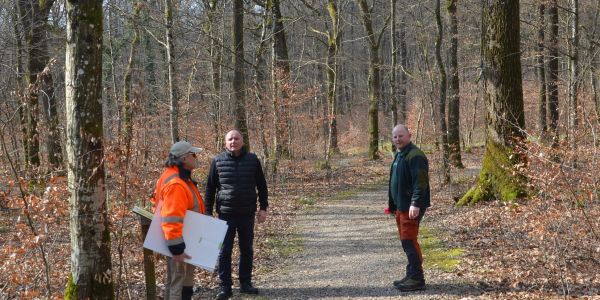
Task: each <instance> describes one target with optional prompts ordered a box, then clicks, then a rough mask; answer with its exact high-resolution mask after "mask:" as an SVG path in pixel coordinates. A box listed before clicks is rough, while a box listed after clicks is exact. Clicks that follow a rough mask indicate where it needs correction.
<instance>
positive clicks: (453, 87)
mask: <svg viewBox="0 0 600 300" xmlns="http://www.w3.org/2000/svg"><path fill="white" fill-rule="evenodd" d="M456 2H457V0H448V3H447V6H446V7H447V11H448V19H449V20H450V24H449V33H450V48H449V49H448V62H449V64H450V67H449V71H450V72H449V73H450V80H449V82H448V94H449V95H448V146H449V151H450V153H449V155H450V163H451V164H452V165H453V166H455V167H457V168H463V167H464V166H463V164H462V157H461V155H460V81H459V79H458V17H457V16H456Z"/></svg>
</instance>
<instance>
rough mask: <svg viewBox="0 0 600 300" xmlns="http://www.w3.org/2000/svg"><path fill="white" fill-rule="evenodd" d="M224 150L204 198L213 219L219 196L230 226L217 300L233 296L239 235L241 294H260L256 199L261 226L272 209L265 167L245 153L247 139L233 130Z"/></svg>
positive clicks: (221, 260)
mask: <svg viewBox="0 0 600 300" xmlns="http://www.w3.org/2000/svg"><path fill="white" fill-rule="evenodd" d="M225 148H226V150H225V151H224V152H222V153H221V154H219V155H217V156H216V157H215V158H214V159H213V161H212V164H211V166H210V171H209V174H208V178H207V180H206V193H205V195H204V201H205V203H204V205H205V207H206V214H208V215H212V213H213V206H214V204H215V194H216V204H217V207H216V210H217V213H218V214H219V219H221V220H224V221H226V222H227V226H228V228H227V233H226V234H225V240H224V241H223V247H222V248H221V253H220V254H219V279H220V281H221V282H220V290H219V293H218V294H217V299H228V298H229V297H231V296H232V291H231V285H232V284H233V282H232V280H231V252H232V250H233V240H234V238H235V234H236V232H237V234H238V240H239V247H240V263H239V281H240V292H241V293H245V294H258V289H257V288H255V287H254V286H252V259H253V255H254V250H253V245H252V244H253V240H254V218H255V215H256V209H257V205H256V199H257V196H258V202H259V204H260V210H259V211H258V222H259V223H262V222H264V221H265V220H266V219H267V207H268V206H269V203H268V194H269V191H268V189H267V181H266V180H265V175H264V173H263V170H262V166H261V164H260V161H259V160H258V157H256V155H255V154H254V153H250V152H247V151H246V150H245V149H244V139H243V138H242V135H241V134H240V132H239V131H237V130H232V131H229V132H228V133H227V135H225ZM257 190H258V195H257Z"/></svg>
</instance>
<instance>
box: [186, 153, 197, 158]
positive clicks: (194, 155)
mask: <svg viewBox="0 0 600 300" xmlns="http://www.w3.org/2000/svg"><path fill="white" fill-rule="evenodd" d="M187 155H191V156H192V157H194V158H198V156H197V155H196V153H194V152H189V153H188V154H186V156H187Z"/></svg>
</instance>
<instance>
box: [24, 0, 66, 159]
mask: <svg viewBox="0 0 600 300" xmlns="http://www.w3.org/2000/svg"><path fill="white" fill-rule="evenodd" d="M53 4H54V0H48V1H33V0H19V2H18V5H19V13H20V18H21V24H23V29H24V38H25V49H26V54H27V70H26V71H27V73H26V75H25V80H26V84H25V86H26V89H27V91H26V92H25V96H26V99H27V100H26V103H27V110H26V112H27V137H26V139H27V149H26V162H27V164H28V165H30V166H32V167H38V166H39V165H40V153H39V150H40V140H39V132H38V116H39V107H38V96H39V93H40V84H39V83H38V82H37V77H38V74H40V73H41V72H42V71H43V70H44V68H45V67H46V64H48V63H49V54H48V46H47V44H46V42H45V37H44V36H45V33H46V29H45V26H46V23H47V22H48V14H49V12H50V7H52V5H53ZM51 81H52V80H51V79H50V81H47V83H49V82H51ZM59 149H60V146H59ZM52 150H55V147H54V145H53V149H52Z"/></svg>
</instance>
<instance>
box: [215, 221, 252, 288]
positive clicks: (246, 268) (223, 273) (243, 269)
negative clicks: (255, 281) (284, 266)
mask: <svg viewBox="0 0 600 300" xmlns="http://www.w3.org/2000/svg"><path fill="white" fill-rule="evenodd" d="M254 216H255V215H254V214H251V215H241V216H235V215H219V219H221V220H224V221H225V222H227V226H228V228H227V233H226V234H225V240H224V241H223V247H222V248H221V253H220V254H219V279H220V280H221V286H224V287H231V285H232V281H231V252H232V250H233V240H234V238H235V234H236V232H237V235H238V242H239V247H240V264H239V275H238V278H239V281H240V283H250V282H251V281H252V259H253V257H254V249H253V242H254Z"/></svg>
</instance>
